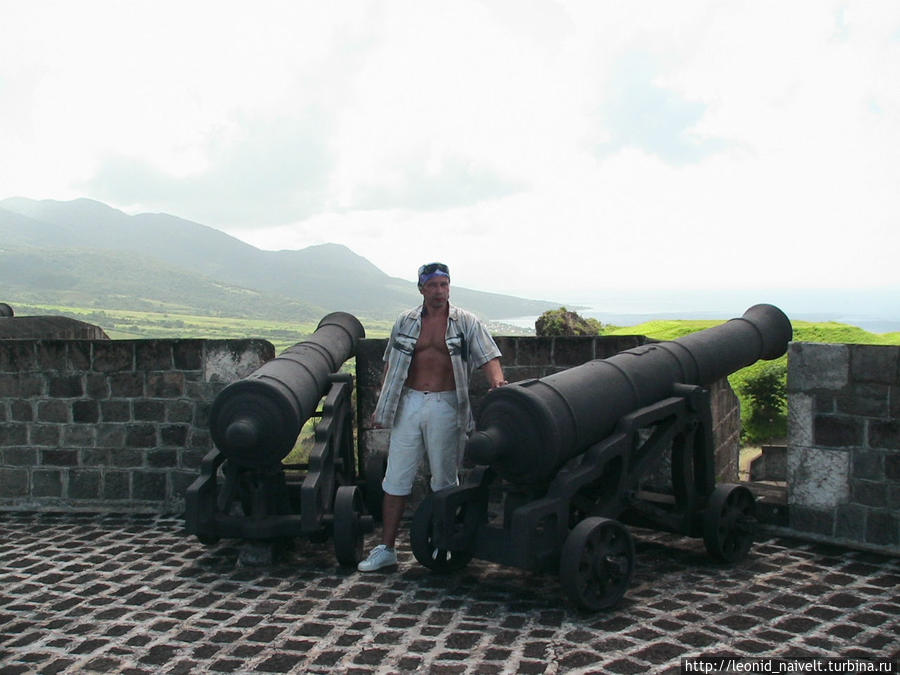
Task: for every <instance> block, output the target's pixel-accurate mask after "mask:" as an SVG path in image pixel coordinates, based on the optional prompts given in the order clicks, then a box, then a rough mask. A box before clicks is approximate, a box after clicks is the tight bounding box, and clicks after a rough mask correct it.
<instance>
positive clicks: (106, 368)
mask: <svg viewBox="0 0 900 675" xmlns="http://www.w3.org/2000/svg"><path fill="white" fill-rule="evenodd" d="M134 344H135V343H134V341H133V340H110V341H109V342H100V341H98V342H94V343H93V347H94V351H93V356H94V358H93V361H92V363H91V366H92V369H93V370H95V371H97V372H100V373H114V372H120V371H130V370H134Z"/></svg>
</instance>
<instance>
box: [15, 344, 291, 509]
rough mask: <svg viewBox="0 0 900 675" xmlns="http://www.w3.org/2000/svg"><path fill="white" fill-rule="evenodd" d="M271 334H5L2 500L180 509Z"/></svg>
mask: <svg viewBox="0 0 900 675" xmlns="http://www.w3.org/2000/svg"><path fill="white" fill-rule="evenodd" d="M273 356H274V349H273V347H272V345H271V344H270V343H268V342H266V341H263V340H0V508H4V509H38V510H49V509H69V510H79V509H84V510H102V511H152V512H179V511H180V510H181V509H182V508H183V503H184V492H185V489H186V488H187V486H188V485H189V484H190V483H191V482H192V481H193V480H194V479H195V478H196V477H197V475H198V472H199V465H200V460H201V459H202V458H203V456H204V455H205V454H206V453H207V452H208V451H209V449H210V448H211V447H212V442H211V439H210V435H209V430H208V427H207V415H208V410H209V406H210V404H211V402H212V399H213V398H214V397H215V395H216V394H217V393H218V391H220V390H221V389H222V388H223V387H224V386H225V384H227V383H228V382H230V381H232V380H234V379H237V378H238V377H243V376H244V375H247V374H249V373H250V372H252V371H253V370H255V369H256V368H258V367H259V366H260V365H262V363H264V362H265V361H267V360H268V359H271V358H272V357H273Z"/></svg>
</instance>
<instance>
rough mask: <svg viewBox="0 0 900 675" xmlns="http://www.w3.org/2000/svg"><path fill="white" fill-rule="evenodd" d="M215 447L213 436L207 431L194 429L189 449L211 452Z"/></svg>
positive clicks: (189, 441)
mask: <svg viewBox="0 0 900 675" xmlns="http://www.w3.org/2000/svg"><path fill="white" fill-rule="evenodd" d="M212 446H213V442H212V436H210V434H209V431H207V430H205V429H198V428H197V427H194V428H193V429H191V433H190V435H189V437H188V447H189V448H194V449H200V450H209V449H210V448H211V447H212Z"/></svg>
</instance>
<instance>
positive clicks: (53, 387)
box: [47, 375, 84, 398]
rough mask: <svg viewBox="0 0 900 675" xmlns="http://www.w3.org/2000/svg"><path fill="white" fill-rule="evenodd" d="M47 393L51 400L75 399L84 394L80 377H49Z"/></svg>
mask: <svg viewBox="0 0 900 675" xmlns="http://www.w3.org/2000/svg"><path fill="white" fill-rule="evenodd" d="M47 391H48V394H49V395H50V396H51V397H53V398H77V397H78V396H82V395H83V394H84V383H83V382H82V381H81V375H66V376H54V377H49V378H47Z"/></svg>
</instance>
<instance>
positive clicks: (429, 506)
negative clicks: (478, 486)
mask: <svg viewBox="0 0 900 675" xmlns="http://www.w3.org/2000/svg"><path fill="white" fill-rule="evenodd" d="M468 508H469V507H468V506H466V505H463V506H461V507H459V509H457V512H456V513H455V514H454V531H455V532H461V531H462V529H463V528H464V527H465V523H466V511H467V509H468ZM434 527H435V523H434V495H428V496H427V497H425V499H423V500H422V503H421V504H419V508H417V509H416V512H415V513H414V514H413V519H412V526H411V527H410V536H409V539H410V545H411V546H412V552H413V555H414V556H415V557H416V560H418V561H419V563H420V564H421V565H424V566H425V567H427V568H428V569H430V570H432V571H433V572H440V573H449V572H455V571H457V570H461V569H462V568H463V567H465V566H466V565H468V564H469V561H470V560H471V559H472V554H473V551H472V550H465V549H463V550H447V549H440V548H437V547H436V546H435V545H434Z"/></svg>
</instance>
